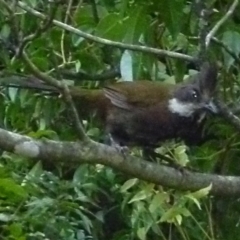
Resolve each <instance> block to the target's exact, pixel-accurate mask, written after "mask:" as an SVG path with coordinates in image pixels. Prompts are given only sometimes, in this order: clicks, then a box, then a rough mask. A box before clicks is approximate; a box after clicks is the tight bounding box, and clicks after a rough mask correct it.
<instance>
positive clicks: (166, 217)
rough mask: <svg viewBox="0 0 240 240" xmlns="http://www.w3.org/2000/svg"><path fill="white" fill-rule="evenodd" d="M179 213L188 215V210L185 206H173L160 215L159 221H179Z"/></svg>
mask: <svg viewBox="0 0 240 240" xmlns="http://www.w3.org/2000/svg"><path fill="white" fill-rule="evenodd" d="M179 215H183V216H190V212H189V211H188V210H187V209H186V208H185V207H180V206H173V207H172V208H170V209H169V210H168V211H167V212H165V213H164V214H163V215H162V217H161V219H160V222H174V221H179V219H180V217H179ZM177 219H178V220H177Z"/></svg>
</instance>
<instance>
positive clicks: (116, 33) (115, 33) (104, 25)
mask: <svg viewBox="0 0 240 240" xmlns="http://www.w3.org/2000/svg"><path fill="white" fill-rule="evenodd" d="M124 21H125V20H123V19H121V17H120V15H119V14H117V13H111V14H108V15H107V16H106V17H104V18H102V19H101V20H100V22H99V24H98V26H97V27H96V30H95V31H96V35H97V36H99V37H103V38H107V39H110V40H115V41H120V40H122V38H123V36H124V35H125V32H126V29H125V28H124V25H123V22H124Z"/></svg>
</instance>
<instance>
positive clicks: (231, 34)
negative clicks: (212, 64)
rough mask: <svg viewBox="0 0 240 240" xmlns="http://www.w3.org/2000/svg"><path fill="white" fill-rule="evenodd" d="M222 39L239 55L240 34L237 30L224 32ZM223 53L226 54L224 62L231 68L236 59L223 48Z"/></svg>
mask: <svg viewBox="0 0 240 240" xmlns="http://www.w3.org/2000/svg"><path fill="white" fill-rule="evenodd" d="M222 41H223V43H224V44H226V45H227V46H228V47H229V48H230V49H231V50H232V52H234V53H235V54H236V55H239V53H240V34H239V33H238V32H236V31H226V32H224V33H223V36H222ZM222 51H223V54H224V62H225V65H226V66H227V68H229V67H230V66H231V65H232V64H233V62H234V59H233V58H232V57H231V56H230V55H229V54H228V53H227V52H226V51H225V50H224V48H223V50H222Z"/></svg>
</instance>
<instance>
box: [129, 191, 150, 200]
mask: <svg viewBox="0 0 240 240" xmlns="http://www.w3.org/2000/svg"><path fill="white" fill-rule="evenodd" d="M149 196H151V193H150V192H149V191H144V190H143V191H140V192H138V193H137V194H136V195H134V196H133V198H132V199H131V200H130V201H129V202H128V203H133V202H137V201H141V200H144V199H146V198H148V197H149Z"/></svg>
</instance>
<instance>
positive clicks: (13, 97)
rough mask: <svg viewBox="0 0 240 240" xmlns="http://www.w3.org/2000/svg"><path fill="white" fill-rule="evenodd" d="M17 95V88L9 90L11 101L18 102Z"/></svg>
mask: <svg viewBox="0 0 240 240" xmlns="http://www.w3.org/2000/svg"><path fill="white" fill-rule="evenodd" d="M17 93H18V89H17V88H14V87H10V88H8V95H9V98H10V100H11V101H12V102H15V101H16V98H17Z"/></svg>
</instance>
